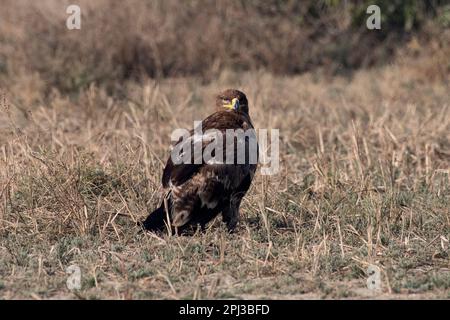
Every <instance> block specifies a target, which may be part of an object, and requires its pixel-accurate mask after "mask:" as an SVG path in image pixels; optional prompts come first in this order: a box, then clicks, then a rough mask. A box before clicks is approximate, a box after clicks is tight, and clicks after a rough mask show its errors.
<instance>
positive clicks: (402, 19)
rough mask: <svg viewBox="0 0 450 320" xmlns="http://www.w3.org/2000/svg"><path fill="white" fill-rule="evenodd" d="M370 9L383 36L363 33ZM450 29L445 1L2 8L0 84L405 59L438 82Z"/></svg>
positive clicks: (338, 70) (345, 69)
mask: <svg viewBox="0 0 450 320" xmlns="http://www.w3.org/2000/svg"><path fill="white" fill-rule="evenodd" d="M69 4H78V5H79V6H80V7H81V12H82V27H81V30H68V29H67V28H66V23H65V21H66V19H67V17H68V14H66V8H67V6H68V5H69ZM370 4H377V5H378V6H379V7H380V9H381V30H368V29H367V28H366V20H367V18H368V17H369V14H367V13H366V9H367V7H368V6H369V5H370ZM449 26H450V5H449V2H448V1H445V0H405V1H401V0H393V1H388V0H378V1H346V0H319V1H310V0H306V1H293V0H268V1H256V0H247V1H243V0H226V1H225V0H221V1H205V0H192V1H177V0H164V1H163V0H152V1H144V0H130V1H126V2H125V1H108V0H96V1H85V0H79V1H76V3H73V1H71V2H70V1H55V0H42V1H37V2H35V1H27V0H2V4H1V11H0V78H1V81H2V82H1V85H2V86H5V85H7V84H5V81H7V82H8V83H11V82H12V81H14V79H15V78H21V77H23V76H24V75H25V74H27V75H30V74H32V75H33V76H35V77H38V78H39V79H42V80H43V81H45V83H46V87H47V90H49V88H50V87H54V88H56V89H58V90H60V91H62V92H65V93H69V92H73V91H77V90H79V89H80V88H83V87H87V86H89V85H90V84H91V83H96V84H103V85H111V84H112V83H114V81H116V80H127V79H132V80H142V79H143V78H145V77H151V78H164V77H185V76H195V77H200V78H201V79H203V80H205V81H210V80H212V79H215V78H217V77H218V75H219V74H220V73H221V72H222V71H223V70H225V69H230V70H234V71H249V70H261V69H263V70H267V71H269V72H271V73H275V74H280V75H292V74H300V73H303V72H306V71H314V72H319V73H320V74H324V75H327V76H333V75H344V76H351V75H352V72H354V71H355V70H357V69H361V68H371V67H374V66H380V65H386V64H389V63H391V62H392V61H393V59H394V58H395V57H398V56H401V57H402V58H404V59H406V58H411V57H412V58H414V59H420V58H422V60H421V65H420V66H417V65H415V66H416V67H417V68H420V69H421V70H420V72H422V73H424V74H425V75H426V77H427V79H429V80H433V79H435V78H439V79H442V78H443V77H446V76H447V74H448V73H449V71H450V62H449V58H448V57H449V56H450V49H449V47H450V45H449V41H450V39H449V38H450V36H449V30H448V28H449ZM6 79H7V80H6Z"/></svg>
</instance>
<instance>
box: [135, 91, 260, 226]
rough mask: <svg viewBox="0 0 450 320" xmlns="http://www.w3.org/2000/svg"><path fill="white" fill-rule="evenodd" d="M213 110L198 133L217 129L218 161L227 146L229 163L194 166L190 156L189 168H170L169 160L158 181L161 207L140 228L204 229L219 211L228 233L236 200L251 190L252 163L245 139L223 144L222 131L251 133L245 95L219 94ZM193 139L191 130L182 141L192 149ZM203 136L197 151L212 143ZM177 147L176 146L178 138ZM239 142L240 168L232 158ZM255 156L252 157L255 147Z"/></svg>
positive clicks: (236, 209)
mask: <svg viewBox="0 0 450 320" xmlns="http://www.w3.org/2000/svg"><path fill="white" fill-rule="evenodd" d="M236 99H237V101H236ZM216 107H217V108H218V111H216V112H215V113H213V114H211V115H210V116H209V117H207V118H206V119H204V120H203V121H202V132H203V134H205V132H206V131H207V130H210V129H216V130H220V131H221V132H222V133H223V134H224V137H223V138H224V143H223V152H224V156H223V159H224V160H225V159H226V152H227V148H228V150H229V148H234V151H235V152H234V155H235V157H234V163H232V164H225V163H220V162H218V163H213V164H209V163H204V161H203V159H202V160H201V163H199V164H195V163H194V155H193V152H192V156H191V160H192V161H191V163H190V164H184V163H182V164H174V163H173V162H172V159H171V157H169V159H168V160H167V163H166V166H165V168H164V172H163V177H162V185H163V187H164V188H166V189H168V191H167V193H166V195H165V197H164V201H162V203H161V205H160V207H159V208H158V209H156V210H155V211H154V212H152V213H151V214H150V215H149V216H148V218H147V219H146V220H145V221H144V223H143V226H144V228H145V229H147V230H152V231H155V230H161V229H164V228H165V226H166V224H167V225H169V222H170V225H171V226H172V227H175V228H178V229H181V230H183V229H185V228H186V227H188V226H197V225H200V226H201V227H202V228H203V227H205V225H206V224H207V223H208V222H209V221H211V220H212V219H213V218H214V217H216V216H217V215H218V214H219V213H222V217H223V220H224V222H225V223H226V224H227V226H228V228H229V229H230V230H233V229H234V228H235V226H236V224H237V222H238V217H239V206H240V203H241V200H242V198H243V197H244V195H245V194H246V192H247V190H248V189H249V187H250V184H251V182H252V179H253V176H254V173H255V170H256V166H257V164H256V163H255V162H252V163H250V161H249V160H250V158H249V152H250V151H249V149H250V148H249V140H248V138H245V140H242V139H241V141H238V140H239V139H236V138H235V139H234V146H232V145H226V143H225V132H226V130H227V129H242V130H244V131H245V130H247V129H253V125H252V123H251V121H250V116H249V114H248V101H247V97H246V96H245V94H244V93H242V92H241V91H238V90H233V89H229V90H226V91H224V92H223V93H221V94H219V95H218V96H217V99H216ZM193 137H194V130H191V132H190V140H188V142H187V143H191V144H192V150H193V143H194V142H193V141H194V138H193ZM204 137H205V135H204V136H203V138H202V140H201V143H202V150H205V148H206V147H207V146H208V144H209V143H211V139H207V138H204ZM255 139H256V137H255ZM255 141H256V140H255ZM178 143H181V139H180V141H179V142H178ZM228 143H229V142H228ZM239 143H245V151H246V158H245V162H244V163H241V164H239V163H238V161H237V158H236V155H237V152H236V148H237V146H238V145H239ZM253 151H255V150H253ZM255 152H256V153H257V148H256V151H255ZM213 155H214V154H213ZM256 158H257V154H256ZM165 209H167V210H165ZM167 218H169V220H170V221H167Z"/></svg>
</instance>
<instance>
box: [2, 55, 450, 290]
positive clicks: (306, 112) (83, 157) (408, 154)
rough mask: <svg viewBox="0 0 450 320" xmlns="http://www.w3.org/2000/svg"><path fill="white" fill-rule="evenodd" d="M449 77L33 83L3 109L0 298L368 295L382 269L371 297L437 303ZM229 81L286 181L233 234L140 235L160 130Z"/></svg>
mask: <svg viewBox="0 0 450 320" xmlns="http://www.w3.org/2000/svg"><path fill="white" fill-rule="evenodd" d="M447 81H448V80H447ZM25 84H26V85H25ZM447 84H448V82H447V83H446V82H439V81H429V82H428V83H427V82H424V81H421V80H420V79H419V78H418V76H417V72H416V71H411V70H410V65H406V66H404V65H402V64H401V63H399V64H396V65H392V66H390V67H386V68H383V69H377V70H373V71H363V72H359V73H357V74H356V75H355V77H354V78H353V79H352V80H347V79H344V78H332V79H322V78H316V77H315V76H314V74H305V75H303V76H297V77H276V76H273V75H270V74H268V73H264V72H260V73H246V74H237V73H232V72H224V73H222V75H221V77H220V78H219V79H218V80H217V81H216V82H213V83H211V84H201V83H200V82H199V81H197V80H192V79H191V80H189V79H184V80H183V79H179V80H173V79H167V80H163V81H159V82H155V81H153V80H147V81H146V82H144V83H132V82H127V83H125V84H124V86H123V88H122V89H121V91H116V92H114V94H108V93H107V92H106V91H105V90H104V89H102V88H99V87H95V86H91V87H90V88H89V89H88V90H86V91H82V92H80V93H79V94H78V95H77V96H75V97H72V98H68V97H66V96H62V95H60V94H58V93H57V92H56V91H55V92H54V93H53V94H51V95H50V96H48V97H46V96H44V95H43V94H42V90H40V88H41V87H42V83H40V82H39V79H36V78H33V77H30V78H29V79H28V81H27V82H24V85H23V86H22V87H21V90H18V89H17V88H16V87H14V86H12V87H10V88H7V93H6V95H5V98H4V99H3V102H2V110H1V112H2V113H1V114H2V117H1V128H2V135H1V140H2V141H1V149H0V154H1V158H0V168H1V170H0V172H1V176H0V182H1V184H0V199H1V211H0V237H1V238H0V239H1V240H0V257H1V258H0V275H1V278H0V279H1V280H0V294H1V296H2V297H3V298H74V297H78V298H227V297H234V298H236V297H241V298H255V297H256V298H263V297H268V298H303V297H327V298H331V297H339V298H342V297H364V296H367V295H370V294H371V293H370V292H368V291H367V290H365V289H364V288H365V284H366V278H367V276H366V274H365V271H366V268H367V265H368V264H376V265H378V266H380V267H381V268H382V271H383V290H382V292H381V293H379V295H380V296H386V295H390V296H394V297H396V296H398V297H405V295H404V294H415V293H417V294H419V296H420V297H428V296H430V297H446V298H448V293H446V292H448V290H449V288H450V272H449V259H448V253H449V249H448V239H449V238H450V221H449V218H450V212H449V209H448V208H449V206H450V189H449V164H450V139H449V133H450V109H449V105H448V101H450V99H449V98H450V96H449V91H448V86H447ZM230 86H233V87H239V88H241V89H242V90H244V91H245V92H246V93H247V94H248V97H249V99H250V101H251V115H252V118H253V119H254V123H255V124H256V126H257V127H259V128H279V129H280V135H281V139H282V143H281V160H282V161H281V168H282V169H281V173H280V174H278V175H276V176H272V177H262V176H260V175H258V176H257V178H256V180H255V181H254V184H253V186H252V188H251V191H250V192H249V194H248V196H247V197H246V198H245V201H244V202H243V207H242V220H241V224H240V227H239V230H238V232H237V233H236V234H233V235H229V234H227V233H226V231H225V228H223V227H222V226H221V224H220V223H219V221H217V222H216V223H214V224H213V225H212V226H211V228H210V229H209V230H208V231H207V232H205V233H203V234H197V235H194V236H192V237H171V236H161V237H159V236H155V235H152V234H143V233H140V232H139V230H138V228H137V227H136V226H135V222H136V221H138V220H140V219H143V218H144V217H145V216H146V214H147V213H148V212H149V211H150V210H151V209H152V208H154V207H155V206H156V205H157V203H158V201H159V198H160V195H161V190H160V187H159V186H160V183H159V181H160V175H161V171H162V165H163V163H162V161H164V160H165V158H166V157H167V152H168V150H167V146H168V143H169V137H170V132H171V130H172V129H173V128H175V127H184V126H186V127H190V126H192V121H193V120H194V119H201V118H202V117H204V116H205V115H207V114H208V113H210V112H211V110H212V103H213V100H212V97H213V94H214V93H215V92H217V91H219V90H221V89H223V88H226V87H230ZM24 88H28V89H27V90H23V89H24ZM23 95H26V96H27V97H28V98H29V99H31V98H30V97H34V98H33V99H32V101H30V104H29V105H28V106H29V110H30V111H29V112H26V113H24V112H21V111H20V109H19V108H17V106H15V104H14V102H13V101H14V100H15V99H16V100H20V101H23V99H22V98H23ZM209 106H211V107H209ZM71 264H78V265H79V266H80V267H81V269H82V272H83V288H82V290H81V291H79V292H77V293H72V292H70V291H69V290H68V289H67V288H66V285H65V281H66V279H67V275H66V274H65V269H66V267H67V266H69V265H71Z"/></svg>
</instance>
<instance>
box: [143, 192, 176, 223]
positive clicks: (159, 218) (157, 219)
mask: <svg viewBox="0 0 450 320" xmlns="http://www.w3.org/2000/svg"><path fill="white" fill-rule="evenodd" d="M164 200H166V201H167V202H166V201H164ZM164 200H163V201H162V203H161V205H160V206H159V208H157V209H156V210H155V211H153V212H152V213H150V214H149V215H148V217H147V219H145V221H144V222H143V223H142V224H141V225H142V227H143V228H144V229H145V230H149V231H161V230H164V229H165V228H166V225H168V221H167V213H166V208H165V206H166V204H165V203H167V207H168V208H167V210H169V212H170V211H171V208H172V199H171V194H170V193H168V194H167V195H166V196H165V197H164Z"/></svg>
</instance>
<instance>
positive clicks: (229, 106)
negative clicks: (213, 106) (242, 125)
mask: <svg viewBox="0 0 450 320" xmlns="http://www.w3.org/2000/svg"><path fill="white" fill-rule="evenodd" d="M223 106H224V107H225V108H227V109H231V110H237V109H239V100H238V99H237V98H233V100H231V102H230V103H229V104H224V105H223Z"/></svg>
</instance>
